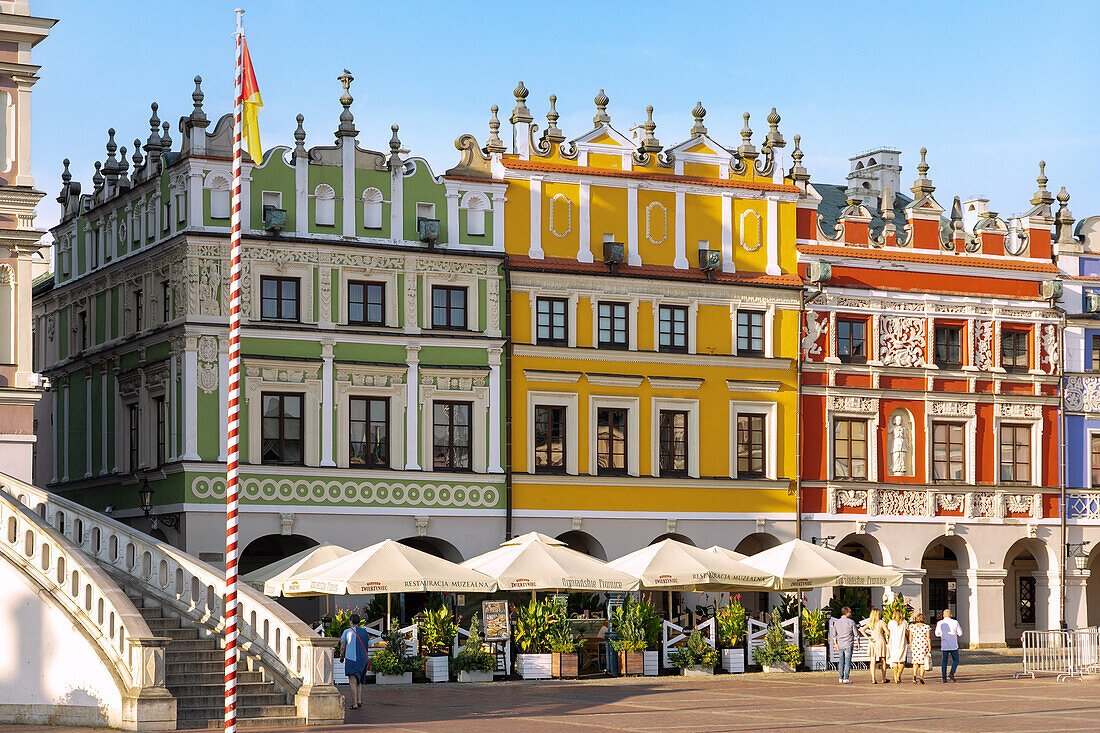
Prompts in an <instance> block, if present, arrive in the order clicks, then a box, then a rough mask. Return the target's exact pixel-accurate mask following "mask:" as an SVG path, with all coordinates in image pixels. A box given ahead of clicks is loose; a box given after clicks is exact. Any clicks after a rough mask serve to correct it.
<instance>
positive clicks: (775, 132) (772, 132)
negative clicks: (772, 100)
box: [767, 107, 787, 148]
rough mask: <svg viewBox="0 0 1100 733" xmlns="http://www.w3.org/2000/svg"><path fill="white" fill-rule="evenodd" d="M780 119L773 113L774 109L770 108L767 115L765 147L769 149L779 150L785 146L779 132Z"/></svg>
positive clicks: (777, 114)
mask: <svg viewBox="0 0 1100 733" xmlns="http://www.w3.org/2000/svg"><path fill="white" fill-rule="evenodd" d="M782 119H783V118H782V117H780V116H779V113H778V112H776V111H775V107H772V111H771V113H770V114H768V128H769V129H768V136H767V145H768V147H769V148H781V147H783V146H784V145H786V144H787V143H786V142H785V141H784V140H783V135H782V134H780V132H779V122H780V120H782Z"/></svg>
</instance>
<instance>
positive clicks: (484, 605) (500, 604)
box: [481, 601, 511, 641]
mask: <svg viewBox="0 0 1100 733" xmlns="http://www.w3.org/2000/svg"><path fill="white" fill-rule="evenodd" d="M481 623H482V628H483V629H484V633H485V641H505V640H507V639H508V638H509V637H510V636H511V634H510V633H509V629H508V602H507V601H482V602H481Z"/></svg>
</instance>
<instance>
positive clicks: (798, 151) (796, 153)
mask: <svg viewBox="0 0 1100 733" xmlns="http://www.w3.org/2000/svg"><path fill="white" fill-rule="evenodd" d="M801 143H802V136H801V135H795V136H794V150H792V151H791V160H792V161H794V165H792V166H791V173H790V175H791V178H792V179H793V180H794V181H795V182H796V183H804V182H806V181H808V180H810V174H809V172H808V171H807V170H806V169H805V168H803V167H802V158H803V157H804V156H803V153H802V148H801V147H799V146H800V145H801Z"/></svg>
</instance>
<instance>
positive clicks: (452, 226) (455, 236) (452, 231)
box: [447, 190, 461, 244]
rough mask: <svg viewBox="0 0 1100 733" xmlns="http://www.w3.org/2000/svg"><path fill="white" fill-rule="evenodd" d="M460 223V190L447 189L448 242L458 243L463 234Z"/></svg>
mask: <svg viewBox="0 0 1100 733" xmlns="http://www.w3.org/2000/svg"><path fill="white" fill-rule="evenodd" d="M458 223H459V222H458V191H457V190H454V191H447V244H458V240H459V237H460V236H461V232H460V228H459V226H458Z"/></svg>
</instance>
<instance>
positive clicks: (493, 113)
mask: <svg viewBox="0 0 1100 733" xmlns="http://www.w3.org/2000/svg"><path fill="white" fill-rule="evenodd" d="M499 111H500V107H498V106H496V105H495V104H494V105H493V106H492V107H490V108H489V112H490V116H489V141H488V142H487V143H485V150H486V151H488V152H489V153H503V152H505V151H506V150H508V148H507V146H505V144H504V141H503V140H501V139H500V118H498V117H497V112H499Z"/></svg>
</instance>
